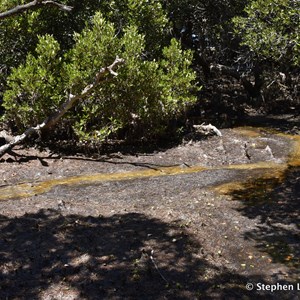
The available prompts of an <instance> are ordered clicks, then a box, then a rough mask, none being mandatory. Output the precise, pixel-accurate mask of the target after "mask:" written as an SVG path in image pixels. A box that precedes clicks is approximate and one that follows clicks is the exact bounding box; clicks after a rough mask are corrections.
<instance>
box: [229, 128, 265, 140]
mask: <svg viewBox="0 0 300 300" xmlns="http://www.w3.org/2000/svg"><path fill="white" fill-rule="evenodd" d="M232 130H233V131H234V132H236V133H239V134H241V135H244V136H247V137H250V138H256V137H260V136H261V135H262V132H261V130H262V128H260V127H251V126H244V127H235V128H233V129H232Z"/></svg>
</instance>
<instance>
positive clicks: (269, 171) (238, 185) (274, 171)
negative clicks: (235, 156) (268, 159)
mask: <svg viewBox="0 0 300 300" xmlns="http://www.w3.org/2000/svg"><path fill="white" fill-rule="evenodd" d="M254 165H255V164H253V166H252V170H255V169H260V168H258V167H257V168H254ZM257 165H260V166H261V168H262V169H263V171H262V173H261V175H259V176H256V177H255V178H253V177H252V176H249V177H248V178H247V179H244V180H241V181H233V182H228V183H223V184H221V185H217V186H215V187H213V190H214V191H216V192H217V193H219V194H223V195H230V194H231V193H233V192H237V191H243V190H247V189H249V187H251V188H252V189H253V188H257V189H258V185H259V184H260V185H262V182H266V183H269V182H270V180H271V179H272V180H273V181H272V182H276V183H280V182H283V181H284V176H285V171H286V169H287V165H286V164H278V165H275V164H274V163H270V164H269V166H268V167H266V168H265V167H263V166H264V164H263V163H258V164H257ZM232 167H233V166H232ZM268 185H269V186H267V185H264V187H263V188H264V191H267V189H268V188H273V186H272V187H271V184H268Z"/></svg>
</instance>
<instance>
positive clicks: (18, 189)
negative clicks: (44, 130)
mask: <svg viewBox="0 0 300 300" xmlns="http://www.w3.org/2000/svg"><path fill="white" fill-rule="evenodd" d="M205 169H206V168H204V167H202V166H193V167H181V166H175V167H163V168H159V169H147V170H139V171H131V172H120V173H99V174H91V175H81V176H73V177H67V178H59V179H50V180H46V181H43V182H37V183H22V184H17V185H14V186H5V187H2V188H0V200H8V199H15V198H25V197H31V196H35V195H39V194H43V193H46V192H49V191H50V190H51V189H52V188H53V187H55V186H60V185H71V186H75V185H84V184H93V183H97V182H106V181H123V180H133V179H138V178H149V177H159V176H168V175H170V176H172V175H180V174H190V173H196V172H201V171H203V170H205Z"/></svg>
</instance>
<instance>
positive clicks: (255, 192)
mask: <svg viewBox="0 0 300 300" xmlns="http://www.w3.org/2000/svg"><path fill="white" fill-rule="evenodd" d="M231 196H232V197H233V199H234V200H239V201H241V203H242V208H241V209H240V212H241V213H242V214H243V215H245V216H247V217H249V218H259V219H260V224H259V226H257V228H256V229H255V230H251V231H249V232H247V234H246V235H245V238H246V239H247V238H250V239H252V240H255V241H256V245H257V248H258V249H259V250H261V251H262V252H267V253H269V255H271V257H272V259H273V261H274V262H280V263H284V264H285V265H287V266H289V267H290V268H292V270H294V272H295V273H296V274H298V277H299V276H300V272H299V267H300V231H299V229H300V217H299V216H300V168H299V167H297V168H289V169H288V170H287V171H286V173H285V175H284V181H283V182H280V180H278V179H276V178H271V179H265V178H262V179H260V178H258V179H256V180H254V181H252V182H248V183H246V184H245V185H244V186H243V189H242V190H237V191H233V192H232V193H231ZM292 272H293V271H292Z"/></svg>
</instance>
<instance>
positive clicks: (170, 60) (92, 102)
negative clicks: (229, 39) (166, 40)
mask: <svg viewBox="0 0 300 300" xmlns="http://www.w3.org/2000/svg"><path fill="white" fill-rule="evenodd" d="M92 23H93V25H92V26H90V27H87V28H85V29H84V30H83V31H82V32H81V33H80V34H79V33H75V34H74V46H73V47H72V48H71V49H70V50H69V51H67V52H66V53H65V54H62V53H61V51H60V47H59V43H58V42H57V41H56V40H55V39H54V38H53V37H52V36H49V35H46V36H43V37H40V38H39V43H38V45H37V48H36V51H35V52H36V53H35V55H32V54H29V55H28V56H27V58H26V62H25V63H24V64H23V65H21V66H19V67H18V68H15V69H13V71H12V74H11V75H10V77H9V79H8V89H7V91H6V92H5V95H4V107H5V109H6V113H5V118H6V119H7V120H13V121H14V122H15V124H16V125H17V127H18V129H19V130H21V129H23V128H25V127H28V126H31V125H35V124H37V123H39V122H41V121H42V120H43V118H44V117H46V116H47V115H49V114H50V113H51V112H53V110H55V109H57V108H58V106H59V105H60V104H62V103H63V102H64V101H65V100H66V94H67V92H68V93H71V94H73V95H76V94H80V92H81V91H82V90H83V89H84V88H85V87H86V86H87V85H88V84H90V83H92V82H93V79H94V76H95V74H96V73H97V72H98V71H99V69H100V68H101V67H103V66H107V65H109V64H111V63H112V62H113V60H114V59H115V57H116V56H117V55H118V56H120V57H122V58H124V59H125V61H126V64H125V65H124V66H123V67H120V68H119V70H118V73H119V75H118V76H117V77H116V78H114V79H113V80H108V81H106V82H105V83H103V84H102V85H100V86H99V87H98V88H97V89H96V91H95V92H94V93H93V94H92V95H90V96H89V97H86V98H84V99H83V100H82V101H81V102H80V103H79V104H78V105H77V106H76V107H75V108H74V109H73V111H72V114H69V115H68V116H67V118H68V119H69V121H70V122H69V123H70V124H72V126H73V129H74V131H75V132H76V134H77V135H78V136H79V137H80V138H81V139H84V140H103V139H105V138H106V137H108V136H109V135H112V134H113V133H115V132H117V131H118V130H119V129H122V128H130V127H132V128H134V127H139V128H144V130H142V134H143V135H148V136H149V135H153V134H157V133H159V132H160V131H161V129H162V128H163V127H164V126H165V125H166V124H167V122H168V120H170V119H171V118H173V117H175V116H176V115H178V114H179V113H180V112H182V111H183V109H184V108H185V107H186V105H188V104H190V103H193V102H195V101H196V97H195V96H193V95H192V92H193V91H194V92H195V91H196V90H197V88H195V87H194V84H193V81H194V80H195V73H194V72H193V71H192V70H191V69H190V65H191V62H192V53H191V52H190V51H182V50H181V48H180V45H179V43H178V42H177V41H175V40H172V41H171V43H170V45H169V46H168V47H165V48H164V49H160V51H161V53H162V58H157V59H152V60H146V59H145V54H144V53H145V51H146V50H145V49H146V41H145V36H144V35H142V34H140V33H139V31H138V28H137V27H136V26H135V25H131V26H127V27H125V28H124V30H123V34H119V35H116V31H117V30H116V28H115V26H114V24H113V23H112V22H109V21H107V20H106V19H105V18H104V17H103V15H102V14H101V13H99V12H98V13H96V15H95V16H94V18H93V22H92Z"/></svg>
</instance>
